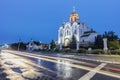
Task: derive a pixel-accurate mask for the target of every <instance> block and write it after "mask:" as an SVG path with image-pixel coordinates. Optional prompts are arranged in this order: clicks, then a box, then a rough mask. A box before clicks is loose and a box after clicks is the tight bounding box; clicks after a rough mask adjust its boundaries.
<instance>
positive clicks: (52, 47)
mask: <svg viewBox="0 0 120 80" xmlns="http://www.w3.org/2000/svg"><path fill="white" fill-rule="evenodd" d="M50 45H51V49H54V48H55V47H56V44H55V41H54V40H52V41H51V43H50Z"/></svg>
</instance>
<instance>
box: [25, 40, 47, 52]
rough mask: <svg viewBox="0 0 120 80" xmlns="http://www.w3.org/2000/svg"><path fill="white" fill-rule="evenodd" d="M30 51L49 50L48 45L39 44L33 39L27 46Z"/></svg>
mask: <svg viewBox="0 0 120 80" xmlns="http://www.w3.org/2000/svg"><path fill="white" fill-rule="evenodd" d="M26 47H27V50H28V51H34V50H42V49H48V44H43V43H37V42H35V41H33V40H32V39H31V41H30V42H29V43H28V44H27V45H26Z"/></svg>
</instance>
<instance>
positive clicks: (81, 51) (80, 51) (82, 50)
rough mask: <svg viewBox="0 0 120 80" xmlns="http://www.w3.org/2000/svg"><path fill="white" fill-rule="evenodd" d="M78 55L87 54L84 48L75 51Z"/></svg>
mask: <svg viewBox="0 0 120 80" xmlns="http://www.w3.org/2000/svg"><path fill="white" fill-rule="evenodd" d="M77 52H78V53H87V50H86V49H84V48H81V49H80V50H78V51H77Z"/></svg>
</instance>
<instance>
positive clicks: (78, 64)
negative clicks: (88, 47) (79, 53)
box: [3, 50, 120, 80]
mask: <svg viewBox="0 0 120 80" xmlns="http://www.w3.org/2000/svg"><path fill="white" fill-rule="evenodd" d="M3 52H4V53H7V54H12V55H17V56H20V57H24V58H26V60H30V61H31V62H33V63H34V64H35V65H34V67H35V68H36V69H37V71H38V72H39V73H42V74H44V75H46V76H39V78H37V79H36V80H120V64H111V63H109V62H104V61H103V62H102V61H98V60H96V61H95V60H94V61H93V60H87V59H83V58H82V57H81V58H76V57H74V56H69V55H62V54H59V55H58V54H57V55H56V54H45V55H44V54H39V53H28V52H18V51H11V50H4V51H3ZM87 57H88V56H87ZM95 59H96V58H95ZM110 62H111V61H110ZM28 64H29V63H28ZM21 73H22V72H21ZM48 76H49V77H48ZM31 80H35V79H31Z"/></svg>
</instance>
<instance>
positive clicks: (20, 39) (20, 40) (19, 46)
mask: <svg viewBox="0 0 120 80" xmlns="http://www.w3.org/2000/svg"><path fill="white" fill-rule="evenodd" d="M20 42H21V39H19V42H18V51H19V50H20Z"/></svg>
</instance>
